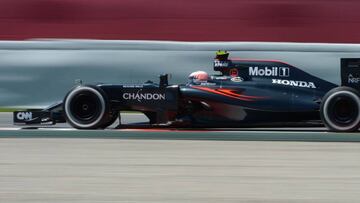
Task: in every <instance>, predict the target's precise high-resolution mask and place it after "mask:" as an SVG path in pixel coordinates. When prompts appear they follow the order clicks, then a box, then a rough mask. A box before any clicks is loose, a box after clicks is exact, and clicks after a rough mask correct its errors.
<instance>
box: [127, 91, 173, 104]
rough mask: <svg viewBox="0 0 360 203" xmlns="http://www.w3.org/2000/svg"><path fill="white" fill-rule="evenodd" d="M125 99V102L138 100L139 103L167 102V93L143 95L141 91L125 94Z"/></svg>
mask: <svg viewBox="0 0 360 203" xmlns="http://www.w3.org/2000/svg"><path fill="white" fill-rule="evenodd" d="M122 97H123V99H125V100H137V101H138V102H142V101H143V100H144V101H159V100H165V99H166V97H165V93H142V92H141V90H139V91H138V92H136V93H134V92H131V93H123V95H122Z"/></svg>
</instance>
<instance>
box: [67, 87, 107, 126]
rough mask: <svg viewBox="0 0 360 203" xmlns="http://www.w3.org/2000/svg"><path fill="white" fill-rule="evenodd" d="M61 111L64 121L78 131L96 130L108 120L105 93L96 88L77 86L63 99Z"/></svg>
mask: <svg viewBox="0 0 360 203" xmlns="http://www.w3.org/2000/svg"><path fill="white" fill-rule="evenodd" d="M63 109H64V114H65V118H66V121H67V122H68V123H69V124H70V125H71V126H73V127H74V128H78V129H97V128H101V127H102V125H103V124H104V123H105V122H107V121H108V119H109V104H108V101H107V99H106V95H105V93H104V92H103V91H102V90H101V89H100V88H98V87H96V86H78V87H75V88H74V89H72V90H71V91H70V92H69V93H68V94H67V95H66V97H65V99H64V102H63Z"/></svg>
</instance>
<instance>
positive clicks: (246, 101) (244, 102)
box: [14, 51, 360, 132]
mask: <svg viewBox="0 0 360 203" xmlns="http://www.w3.org/2000/svg"><path fill="white" fill-rule="evenodd" d="M214 70H215V71H218V72H219V74H217V75H208V74H207V73H206V72H202V71H197V72H194V73H193V74H191V75H190V77H189V82H188V83H187V84H182V85H169V84H168V76H167V75H162V76H160V83H159V84H156V83H154V82H152V81H148V82H145V83H143V84H134V85H125V84H116V85H114V84H97V85H82V84H79V85H77V86H76V87H74V88H73V89H71V90H70V91H69V92H68V94H67V95H66V96H65V98H64V100H63V101H62V102H59V103H56V104H54V105H52V106H50V107H48V108H46V109H41V110H25V111H16V112H14V123H15V124H49V123H50V124H55V123H60V122H68V123H69V124H70V125H71V126H73V127H75V128H78V129H101V128H106V127H108V126H109V125H111V124H112V123H114V122H115V121H116V120H117V119H118V118H119V116H120V113H119V112H120V111H138V112H142V113H143V114H145V115H146V116H147V117H148V118H149V123H148V126H150V127H181V128H183V127H191V128H202V127H206V128H215V127H216V128H219V127H226V128H238V127H245V126H246V127H249V126H267V127H269V126H290V125H297V126H308V125H311V124H314V123H315V124H317V125H319V124H320V125H322V124H324V125H325V126H326V127H327V128H328V129H329V130H331V131H341V132H349V131H356V130H358V129H359V126H360V93H359V90H360V86H359V85H358V84H360V83H357V82H356V81H355V82H354V81H351V80H356V79H359V75H360V59H357V58H348V59H341V81H342V84H341V85H340V86H338V85H336V84H333V83H331V82H328V81H325V80H324V79H321V78H318V77H315V76H313V75H311V74H309V73H306V72H304V71H302V70H300V69H299V68H297V67H294V66H292V65H290V64H287V63H285V62H282V61H278V60H248V59H230V58H229V53H227V52H226V51H219V52H217V55H216V57H215V60H214ZM350 76H351V78H350ZM339 77H340V76H339ZM359 82H360V81H359ZM119 120H120V119H119ZM119 126H120V127H121V124H120V125H119Z"/></svg>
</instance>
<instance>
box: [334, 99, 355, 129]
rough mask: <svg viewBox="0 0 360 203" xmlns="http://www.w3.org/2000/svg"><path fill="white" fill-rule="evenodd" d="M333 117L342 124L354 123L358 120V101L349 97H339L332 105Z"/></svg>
mask: <svg viewBox="0 0 360 203" xmlns="http://www.w3.org/2000/svg"><path fill="white" fill-rule="evenodd" d="M330 108H331V109H332V112H333V113H332V115H331V118H332V119H333V120H334V121H336V122H337V123H340V124H342V125H346V124H349V123H352V122H354V121H355V120H356V117H357V114H358V109H357V106H356V102H355V101H354V100H352V99H350V98H349V97H338V98H336V99H335V101H334V102H333V104H332V105H331V107H330Z"/></svg>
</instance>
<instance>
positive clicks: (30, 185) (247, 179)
mask: <svg viewBox="0 0 360 203" xmlns="http://www.w3.org/2000/svg"><path fill="white" fill-rule="evenodd" d="M0 115H1V116H0V125H1V126H0V202H1V203H2V202H86V203H88V202H204V203H205V202H206V203H208V202H214V203H215V202H216V203H218V202H273V203H275V202H276V203H278V202H280V203H282V202H284V203H285V202H326V203H328V202H359V201H360V193H359V191H360V143H357V142H358V141H359V139H357V137H360V133H352V134H341V133H326V132H324V129H322V128H316V129H310V130H306V129H285V128H282V129H270V131H269V129H245V130H242V131H233V130H232V131H223V130H221V129H218V130H215V131H195V130H188V131H175V130H171V131H167V130H152V131H149V130H115V129H110V130H105V131H79V130H72V129H70V128H67V126H66V125H61V126H54V127H50V128H43V129H40V130H35V129H27V130H24V129H18V127H14V126H12V125H11V116H10V115H9V114H6V113H3V114H0ZM126 119H127V121H140V120H141V119H142V118H141V116H139V115H129V117H128V118H126ZM251 140H254V141H251ZM295 141H301V142H295ZM304 141H305V142H304ZM313 141H315V142H313ZM337 141H339V142H337Z"/></svg>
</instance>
